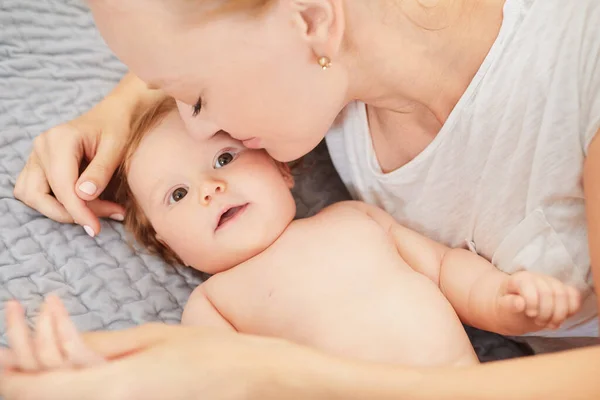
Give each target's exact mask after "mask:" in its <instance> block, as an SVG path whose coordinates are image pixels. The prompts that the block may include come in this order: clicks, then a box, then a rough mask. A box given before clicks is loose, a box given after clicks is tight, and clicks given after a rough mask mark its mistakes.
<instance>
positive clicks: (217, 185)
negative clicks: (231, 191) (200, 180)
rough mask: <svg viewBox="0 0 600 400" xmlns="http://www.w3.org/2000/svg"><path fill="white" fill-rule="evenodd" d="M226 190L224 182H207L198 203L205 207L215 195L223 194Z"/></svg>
mask: <svg viewBox="0 0 600 400" xmlns="http://www.w3.org/2000/svg"><path fill="white" fill-rule="evenodd" d="M226 189H227V185H225V182H222V181H217V180H210V181H207V182H205V184H204V186H203V187H202V193H201V194H200V196H201V199H200V202H201V203H202V204H204V205H206V206H207V205H209V204H210V202H211V201H212V200H213V199H214V197H215V196H216V195H217V194H219V193H224V192H225V190H226Z"/></svg>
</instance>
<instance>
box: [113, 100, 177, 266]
mask: <svg viewBox="0 0 600 400" xmlns="http://www.w3.org/2000/svg"><path fill="white" fill-rule="evenodd" d="M172 112H177V103H176V102H175V100H174V99H173V98H172V97H167V98H165V99H164V100H162V101H160V102H159V103H158V104H155V105H154V106H152V107H150V108H148V109H146V110H144V111H143V112H142V113H141V114H140V115H139V116H137V118H135V119H134V122H133V124H132V126H131V136H130V137H129V140H128V142H127V145H126V147H125V157H124V159H123V162H122V164H121V167H120V168H119V182H120V184H119V189H118V191H117V201H118V202H119V203H120V204H122V205H123V206H124V207H125V220H124V221H123V224H124V225H125V229H126V230H127V231H128V232H130V233H131V234H132V235H133V237H134V239H135V240H136V241H137V242H138V243H140V244H141V245H142V246H144V247H145V248H146V249H147V250H148V251H149V252H150V253H151V254H156V255H158V256H160V257H162V258H163V259H164V260H165V261H166V262H168V263H169V264H177V263H179V264H182V262H181V259H180V258H179V257H178V256H177V254H175V252H173V250H171V249H170V248H169V247H168V246H166V245H164V244H163V243H161V242H160V241H159V240H158V239H157V238H156V231H155V230H154V227H153V226H152V224H151V223H150V220H149V219H148V217H147V216H146V214H144V211H143V210H142V208H141V207H140V205H139V204H138V202H137V200H136V199H135V196H134V195H133V192H132V191H131V188H130V187H129V182H128V180H127V172H128V171H129V165H130V163H131V157H132V156H133V153H135V151H136V150H137V149H138V147H139V145H140V142H141V141H142V139H143V138H144V135H145V134H146V133H148V132H149V131H150V130H151V129H154V128H155V127H156V126H157V125H158V124H160V123H161V122H162V120H163V119H164V118H165V117H166V116H167V115H169V114H170V113H172Z"/></svg>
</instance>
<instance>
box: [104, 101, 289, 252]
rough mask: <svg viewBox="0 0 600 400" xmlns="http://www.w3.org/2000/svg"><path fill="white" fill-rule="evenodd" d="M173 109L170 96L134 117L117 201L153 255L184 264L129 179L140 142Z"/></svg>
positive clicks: (128, 227)
mask: <svg viewBox="0 0 600 400" xmlns="http://www.w3.org/2000/svg"><path fill="white" fill-rule="evenodd" d="M172 112H177V103H176V102H175V99H173V98H172V97H166V98H165V99H163V100H161V101H160V102H159V103H157V104H155V105H154V106H152V107H150V108H148V109H146V110H144V111H142V113H141V114H139V115H138V116H137V117H136V118H135V119H134V122H133V123H132V125H131V136H130V137H129V139H128V141H127V144H126V146H125V156H124V158H123V162H122V163H121V166H120V168H119V171H118V182H119V187H118V189H117V194H116V198H117V199H116V200H117V202H118V203H120V204H122V205H123V206H124V207H125V220H124V221H123V224H124V225H125V229H126V230H127V231H128V232H129V233H130V234H131V235H133V238H134V239H135V240H136V241H137V242H138V243H139V244H141V245H142V246H143V247H145V248H146V249H147V250H148V251H149V252H150V253H151V254H155V255H158V256H160V257H162V258H163V259H164V260H165V261H166V262H168V263H169V264H183V262H182V260H181V259H180V258H179V256H177V254H175V252H174V251H173V250H171V249H170V248H169V247H168V246H166V245H165V244H164V243H162V242H161V241H160V240H158V239H157V238H156V230H155V229H154V227H153V226H152V223H151V222H150V220H149V219H148V217H147V216H146V214H145V213H144V211H143V210H142V208H141V207H140V205H139V203H138V202H137V200H136V198H135V196H134V195H133V192H132V191H131V187H130V186H129V182H128V180H127V173H128V172H129V167H130V164H131V158H132V157H133V154H134V153H135V152H136V150H137V149H138V147H139V145H140V142H141V141H142V139H143V138H144V136H145V135H146V134H147V133H148V132H149V131H151V130H152V129H154V128H156V127H157V126H158V125H159V124H160V123H161V122H162V121H163V120H164V119H165V117H166V116H167V115H169V114H170V113H172ZM275 163H276V164H277V165H278V166H282V165H285V163H281V162H279V161H276V162H275ZM299 163H301V160H299V161H296V162H294V163H287V165H288V167H289V168H291V170H292V171H293V170H294V169H296V168H297V167H298V165H299Z"/></svg>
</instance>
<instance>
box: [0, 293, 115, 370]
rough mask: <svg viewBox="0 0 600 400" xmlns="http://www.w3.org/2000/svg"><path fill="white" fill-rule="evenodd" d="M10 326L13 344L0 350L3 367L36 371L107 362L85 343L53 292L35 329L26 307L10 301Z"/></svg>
mask: <svg viewBox="0 0 600 400" xmlns="http://www.w3.org/2000/svg"><path fill="white" fill-rule="evenodd" d="M6 327H7V336H8V342H9V346H10V348H8V349H1V351H0V365H2V367H3V368H9V369H17V370H21V371H28V372H36V371H44V370H49V369H57V368H76V367H85V366H91V365H96V364H99V363H102V362H104V358H103V357H101V356H100V355H98V354H96V353H94V352H93V351H92V350H90V349H89V348H88V347H87V346H86V345H85V343H84V342H83V339H82V338H81V335H80V334H79V332H78V331H77V329H76V328H75V325H73V322H72V321H71V319H70V318H69V315H68V313H67V310H66V309H65V308H64V306H63V304H62V302H61V301H60V300H59V299H58V298H57V297H55V296H49V297H48V298H47V299H46V301H45V302H44V304H43V305H42V309H41V310H40V315H39V316H38V318H37V321H36V328H35V333H33V334H32V332H31V331H30V329H29V327H28V326H27V322H26V321H25V313H24V311H23V308H22V307H21V305H20V304H19V303H17V302H14V301H13V302H9V303H7V304H6Z"/></svg>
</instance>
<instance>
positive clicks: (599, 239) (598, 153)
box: [583, 130, 600, 310]
mask: <svg viewBox="0 0 600 400" xmlns="http://www.w3.org/2000/svg"><path fill="white" fill-rule="evenodd" d="M583 187H584V192H585V207H586V212H587V223H588V234H589V246H590V256H591V259H592V276H593V278H594V284H595V287H596V288H600V130H598V133H596V137H595V138H594V140H592V142H591V143H590V146H589V148H588V155H587V158H586V160H585V167H584V172H583ZM598 309H599V310H600V296H598Z"/></svg>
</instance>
